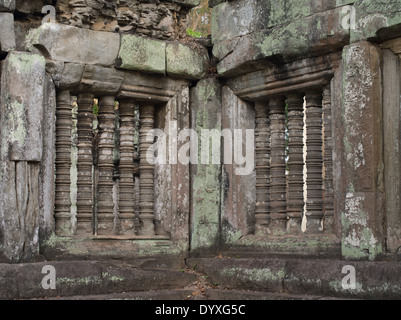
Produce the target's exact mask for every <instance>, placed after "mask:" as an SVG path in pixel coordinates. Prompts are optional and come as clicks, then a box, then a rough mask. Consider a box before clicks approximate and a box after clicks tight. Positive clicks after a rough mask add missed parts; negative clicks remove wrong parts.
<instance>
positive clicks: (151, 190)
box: [0, 0, 401, 262]
mask: <svg viewBox="0 0 401 320" xmlns="http://www.w3.org/2000/svg"><path fill="white" fill-rule="evenodd" d="M197 4H199V1H184V0H182V1H101V0H96V1H41V0H38V1H23V0H20V1H5V0H4V1H0V61H1V109H0V110H1V113H0V115H1V125H2V126H1V128H2V129H1V135H0V156H1V174H0V187H1V192H0V197H1V199H0V221H1V224H0V226H1V227H0V254H1V256H0V259H2V261H3V260H5V261H12V262H21V261H32V260H35V259H39V257H40V256H41V255H42V254H44V252H49V251H47V249H49V247H51V246H52V245H53V246H54V243H57V244H56V245H55V246H56V248H52V249H54V250H56V251H57V250H58V251H57V252H58V254H61V255H63V254H66V253H67V254H70V255H72V256H74V254H75V255H76V256H78V257H82V256H83V255H85V253H87V251H88V250H89V249H88V248H91V249H90V250H94V251H95V252H101V250H102V245H100V243H102V242H101V241H102V240H104V239H108V240H109V241H111V243H114V242H118V243H119V245H121V246H122V247H123V248H127V249H126V250H127V252H131V251H130V250H132V252H134V255H137V256H143V255H146V254H152V253H154V252H157V254H161V255H163V254H165V255H171V254H172V255H180V254H181V255H182V254H202V253H204V252H206V253H208V254H210V253H216V252H221V251H224V252H231V253H233V254H235V253H237V252H240V253H243V252H251V253H253V252H256V253H258V254H271V253H274V254H276V253H279V254H282V253H286V254H292V255H299V254H301V255H303V256H305V255H306V256H308V255H309V254H310V255H318V256H325V255H327V256H330V255H335V256H338V255H341V257H342V258H343V259H349V260H352V259H361V260H366V259H370V260H380V259H387V258H388V259H395V260H397V259H399V248H401V216H400V214H399V213H400V211H401V208H400V203H401V202H400V201H399V198H400V192H399V190H400V186H399V181H401V179H400V168H399V163H401V160H400V156H401V155H400V153H399V149H400V148H399V147H400V143H401V141H400V138H399V137H400V136H401V135H400V128H401V126H400V112H399V107H400V101H399V100H400V92H401V86H400V83H401V81H400V75H401V70H400V55H401V40H400V39H401V14H400V12H399V8H400V6H401V3H400V1H380V2H377V1H367V0H364V1H362V0H360V1H334V0H328V1H320V2H319V1H318V2H316V1H309V0H305V1H292V0H283V1H267V0H266V1H262V0H260V1H259V0H258V1H256V0H255V1H244V0H233V1H210V2H209V5H210V7H211V8H212V17H211V21H212V39H211V42H212V44H210V41H209V39H200V40H199V39H198V40H197V39H193V38H191V37H187V36H186V32H185V29H186V25H185V20H186V16H187V14H188V11H189V10H190V9H191V8H193V7H194V6H196V5H197ZM45 5H54V6H55V8H56V21H50V22H46V23H45V22H43V24H42V18H43V17H44V14H42V12H41V10H42V8H43V7H44V6H45ZM284 8H285V10H284ZM353 12H355V16H350V17H351V18H352V19H350V20H349V21H351V22H355V24H354V25H351V24H344V22H348V20H347V19H346V18H347V14H351V15H352V14H353ZM205 44H206V46H205ZM73 102H74V103H75V102H76V108H77V109H76V112H77V113H76V115H75V114H74V104H73ZM96 108H98V112H97V111H96ZM94 110H95V112H94ZM75 116H76V118H75ZM75 122H76V126H75V124H74V123H75ZM175 129H177V130H176V131H177V135H176V136H167V137H166V139H165V141H166V145H167V146H168V148H167V149H168V150H169V152H167V154H166V155H165V158H166V160H167V164H166V163H163V164H160V163H155V162H154V160H155V158H156V154H157V155H158V157H157V158H158V159H160V150H154V149H152V148H154V147H155V144H154V143H155V142H156V141H158V142H163V138H160V136H158V135H157V134H156V133H157V132H159V131H160V130H161V131H165V132H169V133H170V134H171V133H174V130H175ZM189 129H194V131H195V132H196V134H197V135H198V139H196V138H194V135H195V134H194V133H192V134H193V135H192V138H189V136H184V137H183V136H182V134H183V133H182V132H184V133H185V130H187V131H189ZM202 130H214V131H213V134H211V135H213V136H214V134H215V133H216V132H217V131H219V132H220V133H221V135H222V138H223V139H220V137H219V139H210V141H209V142H210V143H209V144H208V146H209V148H206V149H207V150H209V151H210V152H209V153H210V155H211V156H215V158H217V159H220V161H217V162H219V163H211V162H209V163H205V162H203V161H202V160H203V158H202V157H203V156H204V154H203V155H202V157H201V156H200V155H198V157H197V156H196V154H194V152H195V151H196V150H195V149H194V148H195V146H197V145H198V147H199V150H202V147H203V146H202V145H201V144H202V143H201V142H202ZM223 130H224V131H223ZM235 130H237V131H236V132H238V130H242V131H241V132H242V133H243V136H242V138H243V139H242V140H241V141H240V142H238V140H236V139H238V134H235ZM247 132H252V135H251V137H249V136H248V139H250V140H247V139H246V137H245V136H246V135H247ZM220 133H219V135H220ZM75 136H76V138H77V139H75ZM230 139H231V140H230ZM212 140H213V141H212ZM211 142H213V143H211ZM251 142H254V149H253V150H251V152H250V153H251V155H249V154H248V156H249V157H246V158H247V159H248V160H249V161H248V163H243V164H242V165H239V164H238V161H237V160H238V159H241V156H239V155H237V154H235V151H238V150H237V149H238V146H241V144H242V149H243V150H242V151H244V152H243V153H245V151H246V152H249V150H248V149H247V146H249V145H251V144H252V143H251ZM214 144H216V145H214ZM181 148H182V150H181ZM212 149H213V150H212ZM183 150H184V151H186V152H183ZM75 153H76V154H75ZM245 155H246V154H242V158H244V157H245ZM182 157H184V158H185V157H186V159H188V162H189V163H177V159H180V158H182ZM189 160H191V161H189ZM196 160H198V161H196ZM245 162H246V161H245ZM249 167H251V170H250V171H248V172H247V174H245V175H242V173H244V172H246V170H245V169H246V168H249ZM44 190H47V191H46V192H44ZM49 190H50V192H49ZM45 193H46V197H44V194H45ZM45 199H46V200H45ZM55 239H56V240H55ZM128 240H129V241H131V240H133V241H132V242H124V241H128ZM135 240H141V241H143V242H141V241H135ZM69 241H72V243H73V244H74V246H76V247H74V248H75V250H70V249H68V248H71V246H69V245H70V242H69ZM96 241H99V242H96ZM113 241H114V242H113ZM119 241H120V242H119ZM98 244H99V245H98ZM108 245H110V246H113V245H115V244H110V243H109V244H108ZM143 245H145V248H146V249H144V247H142V246H143ZM125 246H127V247H125ZM77 248H79V249H77ZM94 248H95V249H94ZM96 248H97V249H96ZM149 248H151V250H148V249H149ZM69 250H70V251H69ZM85 250H86V251H85ZM96 250H98V251H96ZM300 251H302V252H301V253H300ZM60 252H61V253H60ZM130 254H131V253H130Z"/></svg>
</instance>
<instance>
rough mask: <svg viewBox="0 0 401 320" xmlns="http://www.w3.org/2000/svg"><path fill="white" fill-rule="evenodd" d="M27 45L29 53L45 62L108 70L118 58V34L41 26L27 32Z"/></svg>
mask: <svg viewBox="0 0 401 320" xmlns="http://www.w3.org/2000/svg"><path fill="white" fill-rule="evenodd" d="M27 43H28V48H29V50H30V51H33V52H40V53H41V54H43V55H44V56H45V57H46V58H47V59H52V60H58V61H64V62H74V63H81V64H96V65H100V66H109V67H111V66H113V65H114V64H115V61H116V58H117V55H118V50H119V47H120V35H119V34H117V33H111V32H101V31H92V30H86V29H81V28H75V27H71V26H66V25H63V24H58V23H45V24H43V25H42V26H40V27H39V28H37V29H35V30H33V31H31V32H30V34H29V36H28V37H27Z"/></svg>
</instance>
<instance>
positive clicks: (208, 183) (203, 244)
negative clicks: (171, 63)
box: [191, 79, 222, 252]
mask: <svg viewBox="0 0 401 320" xmlns="http://www.w3.org/2000/svg"><path fill="white" fill-rule="evenodd" d="M191 110H192V124H193V126H194V127H195V128H196V130H197V134H198V138H199V139H200V141H203V143H201V146H200V150H199V154H198V164H197V165H194V166H193V169H192V170H191V171H192V173H191V176H192V179H191V181H192V192H191V195H192V197H191V198H192V199H191V215H192V218H191V221H192V227H191V229H192V230H191V234H192V237H191V250H193V251H194V252H195V251H197V250H213V249H216V248H217V247H218V246H219V237H220V225H219V224H220V223H219V221H220V205H221V164H220V151H221V150H222V148H221V111H220V110H221V87H220V85H219V83H218V82H217V80H215V79H205V80H201V81H200V82H198V84H197V86H196V87H195V88H193V89H192V90H191ZM204 130H207V131H204ZM213 131H214V132H213ZM202 133H203V135H202ZM209 135H210V137H211V138H208V137H209ZM202 137H203V138H202ZM204 139H208V140H204ZM205 141H209V145H210V147H209V146H208V145H206V144H205ZM216 141H217V143H216ZM203 153H204V154H205V155H207V156H208V157H207V158H208V159H202V157H201V154H203ZM216 155H217V158H218V159H219V161H218V163H214V162H213V157H214V156H216ZM205 160H208V163H206V161H205Z"/></svg>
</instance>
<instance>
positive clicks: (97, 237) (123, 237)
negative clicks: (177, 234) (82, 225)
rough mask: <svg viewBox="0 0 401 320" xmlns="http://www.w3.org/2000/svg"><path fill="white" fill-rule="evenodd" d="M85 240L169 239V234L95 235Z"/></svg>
mask: <svg viewBox="0 0 401 320" xmlns="http://www.w3.org/2000/svg"><path fill="white" fill-rule="evenodd" d="M87 240H116V241H127V240H133V241H135V240H170V237H169V236H163V235H154V236H145V235H144V236H134V235H129V236H128V235H95V236H93V237H92V238H88V239H87Z"/></svg>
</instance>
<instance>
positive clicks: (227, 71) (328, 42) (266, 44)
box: [213, 9, 349, 76]
mask: <svg viewBox="0 0 401 320" xmlns="http://www.w3.org/2000/svg"><path fill="white" fill-rule="evenodd" d="M341 18H342V11H341V9H333V10H329V11H326V12H323V13H319V14H315V15H312V16H310V17H306V18H303V19H299V20H294V21H292V22H291V23H288V24H286V25H283V26H280V27H275V28H273V29H272V30H267V31H258V32H254V33H251V34H249V35H244V36H243V37H241V38H239V39H233V40H227V41H223V42H221V43H217V44H215V46H214V48H213V53H214V55H217V56H218V57H219V58H220V59H222V60H221V61H220V63H219V64H218V72H219V74H221V75H223V76H229V75H233V74H239V73H245V72H247V71H252V70H255V68H261V67H258V66H257V63H258V60H262V59H272V60H274V61H275V63H276V62H277V60H281V61H283V62H286V61H293V60H297V59H301V58H306V57H312V56H318V55H323V54H327V53H331V52H336V51H338V50H340V49H341V48H342V47H343V46H344V45H345V44H347V43H348V42H349V30H346V29H344V28H343V27H342V26H341V24H340V23H333V21H339V22H340V21H341ZM231 41H235V42H236V45H235V46H234V45H231V44H230V42H231ZM261 65H262V66H264V67H265V66H266V64H265V63H261Z"/></svg>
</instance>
